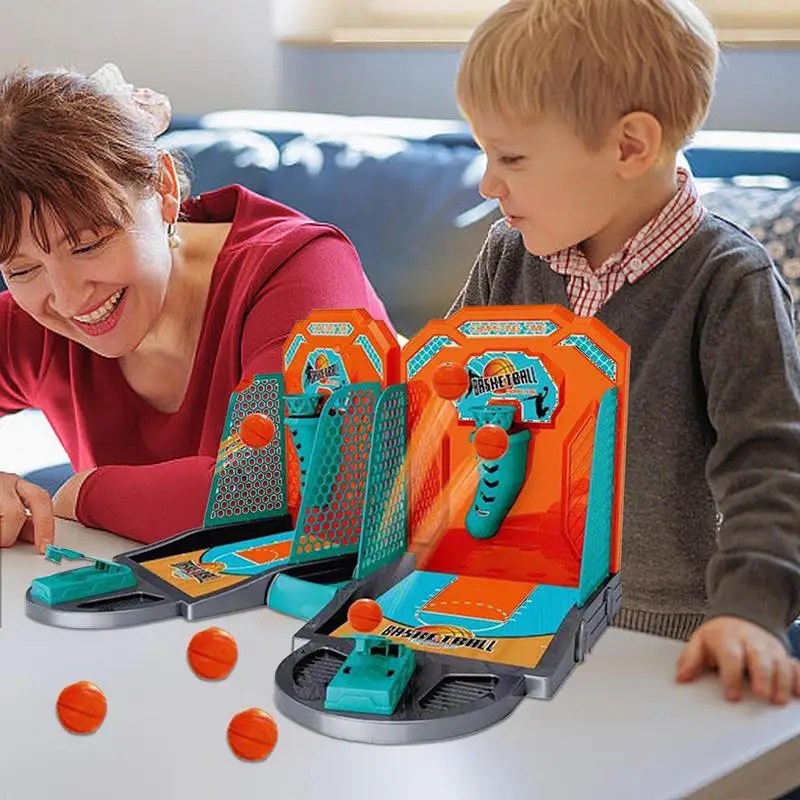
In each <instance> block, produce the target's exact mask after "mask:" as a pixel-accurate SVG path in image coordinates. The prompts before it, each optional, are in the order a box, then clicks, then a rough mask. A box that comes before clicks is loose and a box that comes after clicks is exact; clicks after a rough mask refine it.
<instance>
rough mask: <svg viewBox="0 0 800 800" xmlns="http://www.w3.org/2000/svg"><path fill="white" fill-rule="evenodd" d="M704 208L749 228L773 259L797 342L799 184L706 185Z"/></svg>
mask: <svg viewBox="0 0 800 800" xmlns="http://www.w3.org/2000/svg"><path fill="white" fill-rule="evenodd" d="M702 197H703V202H704V204H705V205H706V207H707V208H708V209H709V210H710V211H713V212H715V213H717V214H719V215H720V216H722V217H725V218H726V219H729V220H730V221H731V222H734V223H736V224H737V225H739V226H740V227H742V228H744V229H745V230H747V231H749V232H750V233H751V234H752V235H753V236H754V237H755V238H756V239H758V240H759V241H760V242H761V243H762V244H763V245H764V247H766V249H767V250H768V252H769V254H770V255H771V256H772V258H773V260H774V261H775V263H776V265H777V267H778V269H779V271H780V273H781V275H782V276H783V278H784V280H785V281H786V283H787V285H788V286H789V289H790V290H791V292H792V295H793V297H794V301H795V305H794V308H795V323H796V324H797V326H798V343H800V183H797V184H793V183H789V182H787V181H784V180H780V179H768V178H762V179H749V180H748V179H744V178H742V179H739V180H735V181H731V182H717V183H716V184H714V185H707V186H706V187H704V188H703V191H702Z"/></svg>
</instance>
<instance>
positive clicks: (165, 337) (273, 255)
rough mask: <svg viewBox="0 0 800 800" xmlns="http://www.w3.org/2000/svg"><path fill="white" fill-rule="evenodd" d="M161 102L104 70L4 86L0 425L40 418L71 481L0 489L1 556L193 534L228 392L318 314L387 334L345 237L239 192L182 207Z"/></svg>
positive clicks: (25, 75)
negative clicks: (14, 549)
mask: <svg viewBox="0 0 800 800" xmlns="http://www.w3.org/2000/svg"><path fill="white" fill-rule="evenodd" d="M168 121H169V104H168V103H167V101H166V98H164V97H162V96H160V95H157V94H154V93H152V92H149V91H147V90H134V89H133V88H132V87H131V86H129V85H127V84H126V83H125V82H124V80H123V79H122V76H121V74H120V73H119V71H118V70H117V69H116V68H115V67H113V66H107V67H105V68H104V69H103V70H101V71H100V72H99V73H96V74H95V75H94V76H91V77H85V76H82V75H79V74H76V73H72V72H66V71H54V72H34V71H28V70H22V71H17V72H14V73H12V74H10V75H8V76H6V77H5V78H4V79H3V80H2V81H0V272H1V273H2V276H3V278H4V279H5V282H6V284H7V285H8V289H9V292H7V293H3V294H0V414H7V413H12V412H15V411H18V410H20V409H24V408H31V407H35V408H39V409H41V410H42V411H43V412H44V414H45V415H46V417H47V419H48V420H49V421H50V423H51V425H52V426H53V428H54V430H55V432H56V434H57V435H58V437H59V439H60V440H61V442H62V444H63V446H64V448H65V449H66V451H67V453H68V454H69V457H70V461H71V462H72V466H73V468H74V469H75V471H76V474H75V475H74V477H72V478H70V479H69V480H68V481H67V482H66V483H65V484H64V485H63V486H62V487H61V489H60V490H59V491H58V492H57V494H56V495H55V497H54V498H53V499H52V501H51V499H50V497H49V496H48V495H47V493H46V492H44V490H42V489H40V488H38V487H36V486H34V485H33V484H31V483H29V482H27V481H25V480H23V479H21V478H20V477H18V476H15V475H8V474H2V475H0V544H2V546H9V545H11V544H13V543H14V542H15V541H17V540H18V539H19V538H23V539H26V540H28V541H34V542H35V544H36V545H37V546H38V547H39V549H40V550H44V548H45V546H46V545H47V544H48V543H50V542H52V541H53V536H54V530H55V522H54V515H55V516H58V517H64V518H70V519H77V520H78V521H80V522H82V523H83V524H85V525H89V526H92V527H96V528H101V529H105V530H109V531H113V532H114V533H117V534H120V535H123V536H127V537H129V538H132V539H135V540H137V541H141V542H151V541H156V540H159V539H161V538H164V537H167V536H170V535H173V534H176V533H179V532H181V531H183V530H186V529H188V528H191V527H194V526H197V525H200V524H201V523H202V519H203V514H204V511H205V503H206V498H207V495H208V491H209V488H210V485H211V478H212V473H213V466H214V461H215V456H216V450H217V446H218V443H219V438H220V435H221V432H222V427H223V424H224V420H225V414H226V410H227V404H228V400H229V397H230V394H231V391H232V389H233V388H234V386H236V384H237V383H239V381H240V380H241V379H242V378H243V377H244V376H247V375H252V374H256V373H275V372H280V371H281V353H282V347H283V343H284V340H285V338H286V337H287V335H288V334H289V332H290V330H291V328H292V327H293V325H294V324H295V323H296V322H297V321H298V320H300V319H303V318H305V317H306V316H308V314H309V313H310V312H311V311H312V310H313V309H318V308H365V309H367V310H368V311H369V312H370V313H371V314H372V316H373V317H375V318H378V319H384V320H386V321H387V322H388V320H387V317H386V311H385V309H384V307H383V305H382V303H381V302H380V300H379V299H378V298H377V296H376V294H375V292H374V290H373V289H372V287H371V286H370V284H369V281H368V280H367V278H366V276H365V275H364V273H363V271H362V268H361V265H360V262H359V259H358V256H357V254H356V252H355V250H354V248H353V246H352V245H351V243H350V242H349V241H348V239H347V238H346V237H345V236H344V235H343V234H342V233H341V232H340V231H338V230H337V229H335V228H333V227H331V226H330V225H325V224H321V223H318V222H315V221H313V220H310V219H308V218H307V217H305V216H303V215H302V214H300V213H298V212H296V211H294V210H292V209H289V208H286V207H285V206H282V205H280V204H278V203H275V202H272V201H270V200H268V199H266V198H263V197H260V196H258V195H256V194H254V193H252V192H249V191H247V190H246V189H243V188H242V187H239V186H230V187H226V188H223V189H220V190H218V191H213V192H210V193H208V194H205V195H202V196H200V197H195V198H191V199H188V200H185V201H184V200H183V198H184V197H185V196H186V195H185V192H186V183H185V179H184V176H183V173H182V171H181V168H180V165H179V164H178V163H176V161H175V159H174V158H172V157H171V156H170V155H168V154H167V153H165V152H163V151H161V150H160V149H159V147H158V144H157V142H156V137H157V136H158V135H159V134H160V133H162V132H163V130H164V129H165V128H166V126H167V124H168Z"/></svg>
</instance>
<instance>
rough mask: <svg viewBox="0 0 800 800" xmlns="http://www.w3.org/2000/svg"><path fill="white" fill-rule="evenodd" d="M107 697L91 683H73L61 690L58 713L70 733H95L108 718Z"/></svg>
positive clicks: (57, 704) (57, 705)
mask: <svg viewBox="0 0 800 800" xmlns="http://www.w3.org/2000/svg"><path fill="white" fill-rule="evenodd" d="M107 709H108V704H107V703H106V698H105V695H104V694H103V693H102V692H101V691H100V689H99V688H98V687H97V686H95V685H94V684H93V683H89V681H80V682H79V683H73V684H70V685H69V686H67V687H65V688H64V689H62V690H61V694H60V695H59V696H58V701H57V702H56V713H57V714H58V718H59V720H60V721H61V724H62V725H63V726H64V727H65V728H66V729H67V730H68V731H70V733H82V734H85V733H94V732H95V731H96V730H97V729H98V728H99V727H100V726H101V725H102V724H103V720H104V719H105V718H106V711H107Z"/></svg>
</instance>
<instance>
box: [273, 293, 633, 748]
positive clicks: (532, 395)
mask: <svg viewBox="0 0 800 800" xmlns="http://www.w3.org/2000/svg"><path fill="white" fill-rule="evenodd" d="M403 380H404V382H405V383H406V386H407V390H408V394H409V427H408V431H409V434H408V435H409V439H408V443H407V452H408V474H409V503H410V505H409V525H408V531H407V536H408V540H407V547H406V554H405V556H404V557H403V558H402V559H401V560H400V561H399V562H396V563H395V564H394V565H392V566H390V567H386V568H384V569H382V570H381V571H379V572H376V573H374V574H372V575H370V576H369V577H367V578H366V579H365V580H363V581H358V582H356V583H355V584H353V585H351V586H350V587H349V588H348V589H347V590H345V591H343V592H341V593H340V594H339V595H338V596H337V597H336V598H335V599H334V600H333V601H332V602H331V604H329V605H328V606H327V607H326V608H325V609H323V611H322V612H321V613H320V614H319V615H318V616H317V617H315V618H314V619H312V620H311V621H310V622H309V623H308V624H307V625H305V626H304V627H303V628H302V629H301V631H300V632H299V633H298V635H297V637H296V641H295V646H296V647H297V650H296V651H295V652H294V653H292V654H291V655H290V656H289V657H288V658H287V659H286V660H285V661H284V662H283V663H282V664H281V665H280V667H279V668H278V671H277V675H276V702H277V704H278V707H279V708H280V710H281V711H282V712H283V713H284V714H286V715H287V716H289V717H291V718H293V719H295V720H296V721H298V722H300V723H302V724H304V725H307V726H309V727H312V728H314V729H316V730H318V731H320V732H323V733H326V734H328V735H332V736H337V737H341V738H346V739H354V740H360V741H368V742H380V743H395V742H410V741H425V740H430V739H438V738H446V737H451V736H456V735H460V734H464V733H469V732H472V731H475V730H478V729H481V728H483V727H486V726H487V725H489V724H491V723H493V722H495V721H497V720H499V719H502V718H503V717H504V716H506V715H507V714H508V713H510V712H511V711H512V710H513V708H514V707H515V706H516V705H517V704H518V703H519V702H520V700H521V699H522V698H523V697H525V696H533V697H539V698H549V697H552V696H553V694H554V693H555V692H556V691H557V690H558V688H559V686H560V685H561V684H562V683H563V681H564V680H565V679H566V677H567V676H568V675H569V673H570V672H571V671H572V669H573V668H574V667H575V665H576V664H578V663H580V662H581V661H582V660H583V658H584V657H585V655H586V653H587V652H588V651H589V649H590V648H591V647H592V645H593V644H594V642H595V641H596V640H597V638H598V637H599V636H600V635H601V634H602V632H603V630H605V628H606V627H607V626H608V624H609V623H610V621H611V619H612V618H613V616H614V614H615V613H616V611H617V609H618V608H619V604H620V602H621V592H620V584H619V576H618V572H619V562H620V537H621V530H622V529H621V523H622V497H623V481H624V452H625V427H626V409H627V386H628V349H627V347H626V346H625V345H624V343H623V342H621V341H620V340H619V339H618V338H617V337H616V336H615V335H614V334H612V333H611V332H610V331H609V330H608V329H606V328H605V327H604V326H603V325H602V324H601V323H599V322H598V321H597V320H595V319H585V318H578V317H575V316H574V315H573V314H572V313H571V312H569V311H567V310H565V309H563V308H560V307H549V306H547V307H536V308H513V307H504V308H491V309H464V310H462V311H460V312H458V313H457V314H456V315H454V316H453V317H452V318H451V319H449V320H447V321H435V322H431V323H430V324H429V325H428V326H427V327H426V328H424V329H423V330H422V331H421V332H420V333H419V334H418V336H416V337H415V338H414V339H413V340H412V341H411V342H409V344H408V345H407V346H406V347H405V348H404V350H403ZM360 598H373V599H374V600H375V601H376V602H377V604H378V606H379V607H380V616H381V620H380V622H379V623H378V624H377V625H376V627H375V629H374V631H372V635H370V636H364V635H363V633H361V632H359V631H358V630H357V629H355V628H354V627H353V626H352V624H350V622H349V621H348V616H347V614H348V608H350V607H351V605H352V604H353V603H354V601H357V600H358V599H360ZM381 642H390V643H392V644H393V645H395V646H394V648H393V649H392V650H391V652H390V651H389V650H387V648H386V647H385V646H382V645H381V644H380V643H381ZM408 651H411V653H413V660H414V669H413V670H412V671H408V670H405V671H400V670H398V669H397V667H396V662H398V659H400V660H401V661H402V657H403V654H404V652H408ZM359 676H360V677H359ZM401 676H405V677H401ZM398 680H402V681H404V682H405V683H404V685H403V686H398V685H397V683H396V682H397V681H398ZM343 681H344V682H346V683H347V687H348V689H347V692H344V693H343V692H342V690H341V688H340V684H341V683H342V682H343ZM333 686H335V687H337V691H336V693H335V696H334V695H332V694H331V692H330V687H333ZM390 694H391V695H392V696H396V698H397V701H396V704H395V705H393V706H391V708H390V707H389V705H388V701H387V697H389V695H390ZM371 704H373V705H371ZM369 709H373V710H372V711H369Z"/></svg>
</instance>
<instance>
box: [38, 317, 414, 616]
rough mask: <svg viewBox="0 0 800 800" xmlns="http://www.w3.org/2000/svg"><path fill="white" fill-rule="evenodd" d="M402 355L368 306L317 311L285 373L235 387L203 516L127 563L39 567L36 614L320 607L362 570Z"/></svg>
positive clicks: (297, 333)
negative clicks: (364, 534) (54, 569)
mask: <svg viewBox="0 0 800 800" xmlns="http://www.w3.org/2000/svg"><path fill="white" fill-rule="evenodd" d="M399 354H400V353H399V346H398V344H397V342H396V340H395V339H394V337H393V336H392V334H391V332H390V331H389V329H388V328H387V327H386V325H385V324H384V323H382V322H378V321H375V320H373V319H371V318H370V317H369V316H368V315H367V314H366V313H365V312H362V311H344V312H335V313H331V312H326V313H323V312H319V313H315V314H312V315H311V317H309V319H308V320H306V321H304V322H303V323H300V324H298V325H297V326H296V327H295V329H294V331H293V332H292V334H291V335H290V337H289V339H288V340H287V343H286V347H285V351H284V373H283V375H264V376H255V377H254V378H252V379H248V380H246V381H244V382H243V383H242V384H241V385H240V386H238V387H236V389H235V391H234V392H233V395H232V397H231V400H230V404H229V410H228V415H227V419H226V422H225V428H224V433H223V437H222V440H221V442H220V447H219V453H218V458H217V464H216V468H215V471H214V476H213V482H212V486H211V491H210V494H209V500H208V506H207V510H206V516H205V521H204V525H203V527H202V528H199V529H196V530H192V531H188V532H186V533H182V534H179V535H177V536H175V537H173V538H170V539H167V540H165V541H162V542H159V543H157V544H153V545H149V546H146V547H142V548H139V549H136V550H133V551H131V552H129V553H125V554H123V555H121V556H118V557H117V558H116V559H115V562H116V566H115V568H114V570H113V571H112V570H110V568H109V564H108V562H102V561H99V560H97V559H91V558H89V559H87V560H89V561H92V562H93V564H91V565H89V566H85V567H82V568H79V569H74V570H70V571H67V572H60V573H56V574H54V575H50V576H46V577H43V578H39V579H37V580H36V581H34V582H33V585H32V586H31V588H30V589H29V590H28V593H27V606H26V607H27V613H28V616H30V617H32V618H33V619H36V620H38V621H40V622H44V623H47V624H51V625H59V626H63V627H75V628H107V627H117V626H122V625H133V624H141V623H147V622H153V621H155V620H159V619H165V618H169V617H174V616H176V615H183V616H185V617H186V618H187V619H200V618H205V617H210V616H218V615H220V614H226V613H230V612H232V611H238V610H242V609H246V608H252V607H255V606H261V605H264V604H265V603H266V604H267V605H269V606H271V607H272V608H275V609H276V610H279V611H282V612H284V613H287V614H290V615H293V616H296V617H299V618H301V619H308V618H309V617H310V616H313V614H315V613H316V612H317V611H319V609H320V608H321V607H322V606H323V605H325V603H327V602H328V601H329V600H330V599H331V597H332V596H333V595H334V594H335V592H336V591H337V590H338V589H339V588H340V587H341V586H343V585H345V584H346V583H347V582H348V581H349V580H352V579H353V577H355V576H356V575H355V571H356V567H357V564H358V560H359V559H358V553H359V543H360V541H361V531H362V529H363V526H364V524H365V523H366V521H367V519H368V513H367V509H368V508H369V506H370V505H371V504H372V505H374V504H375V503H376V502H377V500H376V497H375V494H376V492H377V493H378V494H380V492H381V491H383V490H384V486H383V484H384V483H385V482H386V480H389V479H391V471H390V470H388V469H387V464H386V463H385V458H384V459H383V460H381V458H382V457H383V456H385V454H386V448H382V447H381V446H380V445H379V444H377V443H376V442H374V441H373V439H374V438H375V437H378V439H379V440H380V439H381V438H385V437H386V436H387V435H391V436H392V437H393V438H394V439H396V440H397V441H398V442H402V441H403V438H404V430H403V429H402V426H403V424H404V419H405V417H404V413H403V412H404V405H403V402H402V397H403V395H402V393H398V388H400V389H401V388H402V387H398V386H397V380H398V375H399ZM284 383H285V386H284ZM342 451H346V455H343V452H342ZM398 466H399V464H398ZM373 475H374V476H375V477H374V478H372V476H373ZM368 477H369V478H371V482H370V480H368ZM333 498H336V500H337V501H336V502H334V503H331V502H330V501H331V499H333ZM323 503H324V504H325V505H326V512H325V514H324V515H321V514H320V506H322V505H323ZM50 550H51V553H50V555H51V560H60V559H61V557H62V556H66V557H67V558H69V559H73V560H74V559H76V558H81V557H82V554H80V553H72V552H69V551H60V550H58V549H57V548H51V549H50ZM98 575H102V578H103V580H102V581H99V580H98V579H97V577H98ZM359 577H360V576H359ZM114 581H117V586H116V590H115V586H114Z"/></svg>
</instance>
